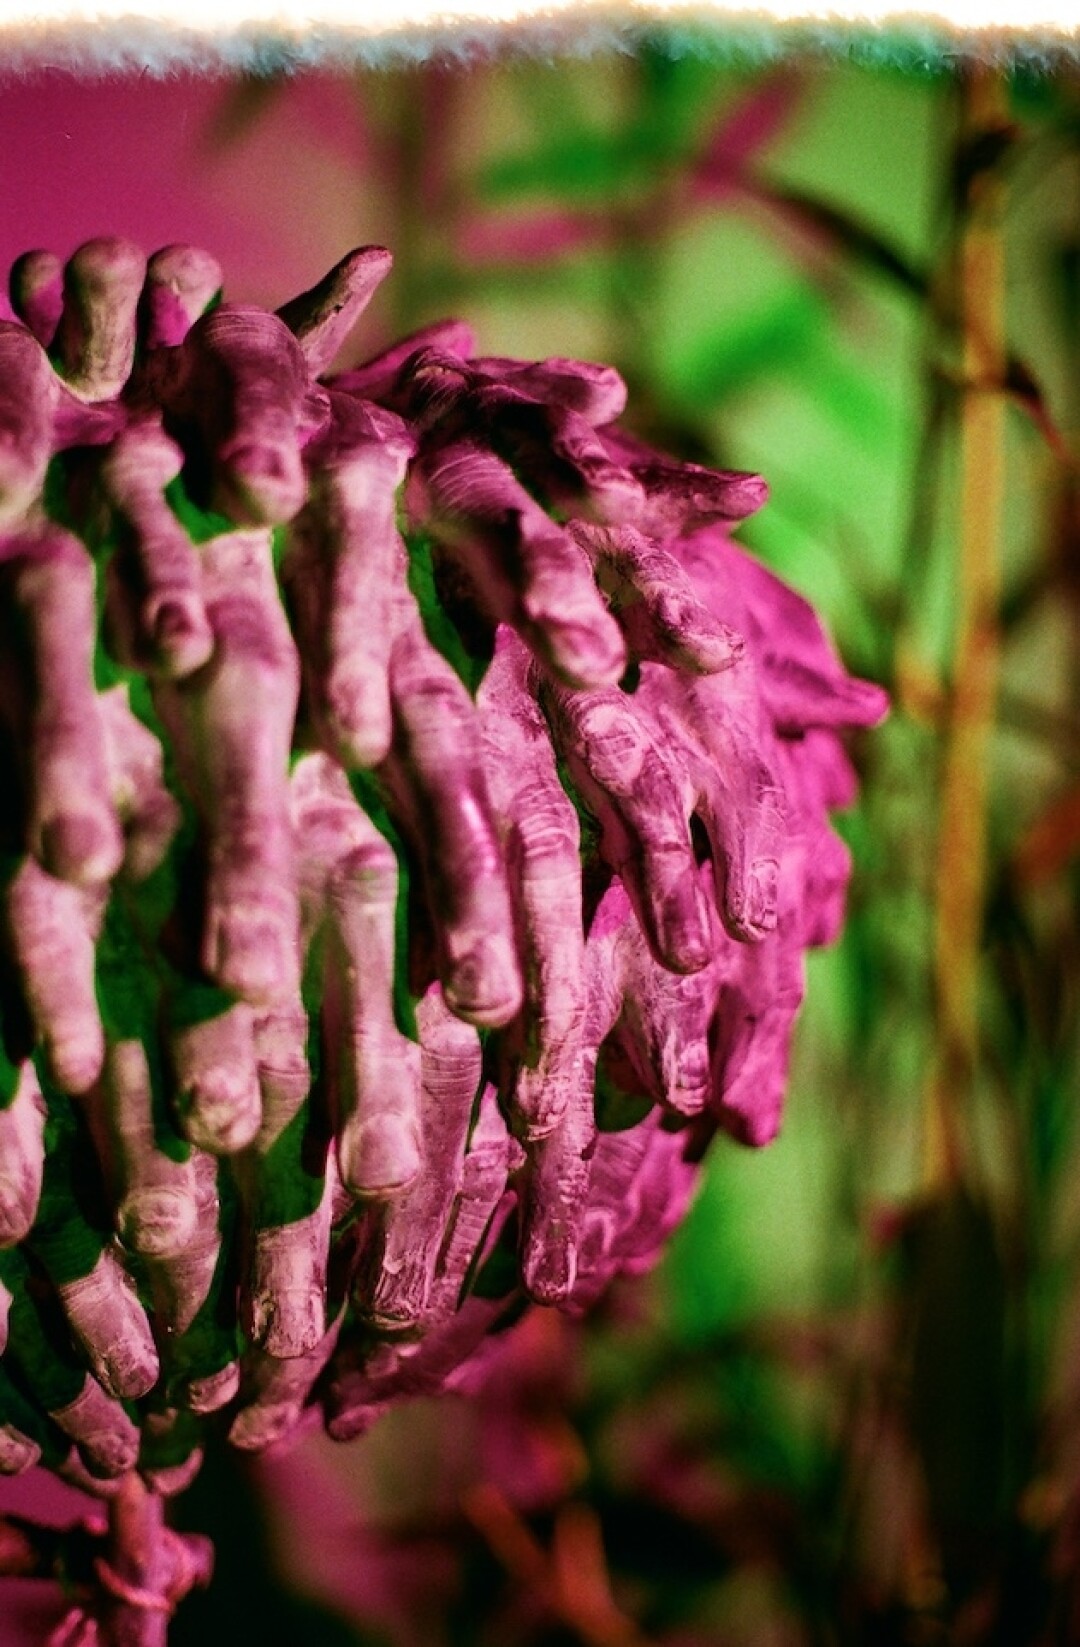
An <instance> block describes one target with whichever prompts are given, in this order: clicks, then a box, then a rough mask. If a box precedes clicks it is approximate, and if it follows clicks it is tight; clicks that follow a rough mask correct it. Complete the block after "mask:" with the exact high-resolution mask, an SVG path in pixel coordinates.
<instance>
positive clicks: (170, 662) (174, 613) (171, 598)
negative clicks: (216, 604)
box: [142, 591, 214, 680]
mask: <svg viewBox="0 0 1080 1647" xmlns="http://www.w3.org/2000/svg"><path fill="white" fill-rule="evenodd" d="M142 617H143V626H144V629H145V632H146V636H147V642H148V646H147V650H148V651H149V652H150V654H151V656H152V657H154V658H156V660H157V662H158V669H159V672H160V673H161V674H162V675H163V676H164V677H165V678H166V679H167V680H182V679H183V678H184V677H185V676H186V675H191V674H194V672H195V670H196V669H201V668H202V666H203V664H204V663H207V662H209V660H210V657H211V655H212V653H213V650H214V632H213V630H212V629H211V627H210V621H209V619H208V618H207V615H206V608H205V606H204V604H203V601H202V598H201V596H199V595H197V594H195V593H194V591H191V592H184V593H170V594H168V595H166V596H164V597H158V598H155V599H153V600H151V601H148V602H147V604H146V606H145V608H144V610H143V615H142Z"/></svg>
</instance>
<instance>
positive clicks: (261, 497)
mask: <svg viewBox="0 0 1080 1647" xmlns="http://www.w3.org/2000/svg"><path fill="white" fill-rule="evenodd" d="M216 470H217V483H216V487H215V494H216V496H215V501H216V504H217V507H218V508H219V509H220V511H221V513H222V514H223V515H226V516H227V517H228V518H229V519H230V520H232V521H235V522H236V524H237V525H239V526H283V525H285V524H286V522H288V521H290V520H292V518H293V516H294V515H296V514H299V512H300V510H301V508H302V507H303V504H304V499H305V496H306V491H307V484H306V481H305V478H304V469H303V464H302V462H301V458H300V450H299V445H298V444H286V443H285V442H283V441H268V440H262V441H260V440H244V439H241V441H240V442H239V443H237V444H236V445H229V446H226V447H223V448H221V449H220V450H219V451H218V453H217V459H216Z"/></svg>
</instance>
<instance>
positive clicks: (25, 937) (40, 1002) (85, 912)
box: [5, 858, 105, 1093]
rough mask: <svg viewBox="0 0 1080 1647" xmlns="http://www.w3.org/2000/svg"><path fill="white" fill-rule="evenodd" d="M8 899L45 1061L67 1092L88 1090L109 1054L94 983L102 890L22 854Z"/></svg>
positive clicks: (10, 927) (12, 937)
mask: <svg viewBox="0 0 1080 1647" xmlns="http://www.w3.org/2000/svg"><path fill="white" fill-rule="evenodd" d="M5 903H6V910H5V925H6V928H7V937H8V944H9V947H10V949H11V953H12V955H13V957H14V961H15V965H16V968H17V970H18V974H19V979H20V982H21V985H22V990H23V993H24V995H25V998H26V1005H27V1008H28V1010H29V1014H30V1021H31V1024H32V1025H33V1029H34V1037H35V1041H36V1042H37V1043H38V1044H39V1045H40V1046H41V1050H42V1056H43V1058H44V1060H45V1067H46V1069H47V1071H48V1073H49V1075H50V1077H51V1078H52V1080H53V1081H54V1082H55V1083H56V1085H57V1086H58V1087H59V1088H60V1090H61V1091H62V1092H68V1093H83V1092H86V1091H88V1090H89V1088H90V1087H91V1086H92V1085H93V1083H94V1081H96V1080H97V1077H98V1075H99V1073H100V1071H101V1065H102V1060H103V1058H104V1056H105V1039H104V1031H103V1030H102V1026H101V1018H100V1015H99V1012H98V1003H97V996H96V993H95V985H94V968H95V945H96V943H97V939H98V935H99V933H100V930H101V919H102V913H103V909H104V894H103V892H102V891H101V890H97V889H90V888H84V887H79V886H72V885H70V884H69V883H68V882H66V881H58V880H57V879H56V878H55V877H54V876H52V875H47V874H46V873H45V871H44V870H43V869H42V868H41V866H40V864H38V863H37V862H35V860H34V859H33V858H24V859H23V861H22V863H21V864H20V865H19V868H18V869H17V870H16V872H15V874H14V876H13V877H12V879H11V880H10V881H9V882H8V886H7V889H6V895H5Z"/></svg>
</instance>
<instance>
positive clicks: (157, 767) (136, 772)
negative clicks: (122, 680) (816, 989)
mask: <svg viewBox="0 0 1080 1647" xmlns="http://www.w3.org/2000/svg"><path fill="white" fill-rule="evenodd" d="M98 709H99V711H100V714H101V720H102V725H103V727H104V730H105V757H106V762H107V765H108V769H109V782H110V787H111V790H112V797H113V803H114V805H115V807H116V812H117V816H118V817H119V819H120V823H121V826H122V827H123V831H124V864H123V873H124V875H125V877H126V878H127V880H128V881H129V882H131V883H132V884H134V885H138V884H139V883H140V882H142V881H145V880H146V879H147V878H148V877H149V876H150V875H152V874H153V872H154V870H155V869H157V868H158V866H159V865H160V864H161V863H162V862H163V861H164V859H165V855H166V853H167V852H168V850H169V847H170V845H171V844H172V841H173V839H174V837H175V835H176V832H177V830H178V828H179V826H180V808H179V805H178V804H177V802H176V800H175V799H174V798H173V796H172V795H171V794H170V793H169V791H168V790H167V789H166V787H165V777H164V765H165V761H164V750H163V749H162V747H161V743H160V742H159V740H158V739H157V738H156V737H155V736H154V734H153V733H152V732H151V731H150V730H149V728H148V727H146V726H144V725H143V723H142V721H140V720H139V719H138V718H137V716H135V715H134V714H133V713H132V710H131V705H130V701H129V698H128V691H127V688H126V687H125V686H114V687H110V688H109V690H108V691H107V692H102V693H100V694H99V696H98Z"/></svg>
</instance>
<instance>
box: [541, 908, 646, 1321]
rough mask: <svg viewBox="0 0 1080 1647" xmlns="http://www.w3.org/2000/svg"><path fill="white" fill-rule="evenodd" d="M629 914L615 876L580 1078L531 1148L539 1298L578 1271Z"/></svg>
mask: <svg viewBox="0 0 1080 1647" xmlns="http://www.w3.org/2000/svg"><path fill="white" fill-rule="evenodd" d="M628 916H629V907H628V904H627V900H626V894H625V892H624V890H623V888H622V887H621V886H620V885H619V883H618V882H614V883H613V884H612V886H611V887H609V888H608V890H607V892H606V893H605V894H604V897H603V898H602V899H601V901H600V905H599V907H598V909H597V911H596V915H595V917H594V919H593V922H592V925H591V927H590V932H589V942H588V946H587V950H586V987H587V995H588V1008H587V1011H586V1018H585V1030H584V1034H583V1037H582V1050H581V1062H580V1066H579V1079H578V1084H577V1087H576V1089H575V1091H574V1092H573V1094H572V1095H571V1098H570V1102H569V1104H568V1105H567V1108H566V1110H565V1112H564V1114H563V1116H562V1119H561V1120H560V1121H559V1123H558V1125H557V1126H556V1127H555V1129H554V1131H552V1132H550V1133H549V1134H548V1135H547V1136H546V1137H544V1138H540V1139H537V1140H536V1141H535V1142H533V1143H531V1144H530V1145H529V1149H528V1164H527V1168H526V1172H525V1185H524V1199H523V1204H522V1210H521V1237H520V1243H521V1250H520V1260H519V1261H520V1265H521V1279H522V1282H523V1284H524V1287H525V1290H526V1292H527V1293H528V1294H529V1296H530V1297H531V1298H534V1299H536V1301H537V1302H538V1303H540V1304H556V1305H557V1304H563V1303H565V1302H566V1300H567V1299H568V1298H569V1297H570V1294H571V1293H572V1292H573V1290H574V1283H575V1280H576V1279H577V1268H578V1249H579V1243H580V1239H581V1234H582V1222H583V1218H584V1213H585V1209H586V1207H587V1205H588V1200H589V1174H590V1170H591V1162H592V1156H593V1151H594V1149H595V1146H596V1137H597V1128H596V1109H595V1100H594V1092H595V1086H596V1064H597V1058H598V1056H599V1052H600V1048H601V1046H602V1044H603V1042H604V1040H605V1039H606V1037H607V1036H608V1034H609V1033H610V1031H611V1028H612V1026H613V1025H614V1023H615V1022H616V1020H617V1018H618V1015H619V1012H620V1010H621V1007H622V998H623V988H622V980H621V977H620V961H619V947H620V944H619V935H620V932H621V931H622V929H623V928H624V927H625V925H626V923H627V919H628Z"/></svg>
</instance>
